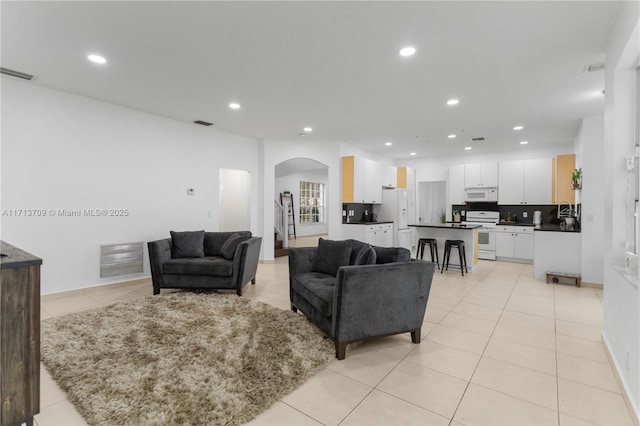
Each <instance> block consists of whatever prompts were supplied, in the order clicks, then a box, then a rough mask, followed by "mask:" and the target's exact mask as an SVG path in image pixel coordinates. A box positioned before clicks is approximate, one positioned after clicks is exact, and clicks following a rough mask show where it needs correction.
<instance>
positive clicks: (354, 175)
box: [342, 155, 382, 204]
mask: <svg viewBox="0 0 640 426" xmlns="http://www.w3.org/2000/svg"><path fill="white" fill-rule="evenodd" d="M381 172H382V165H381V164H380V163H378V162H377V161H373V160H369V159H366V158H362V157H356V156H353V155H352V156H348V157H342V202H343V203H368V204H372V203H376V204H377V203H381V202H382V176H381Z"/></svg>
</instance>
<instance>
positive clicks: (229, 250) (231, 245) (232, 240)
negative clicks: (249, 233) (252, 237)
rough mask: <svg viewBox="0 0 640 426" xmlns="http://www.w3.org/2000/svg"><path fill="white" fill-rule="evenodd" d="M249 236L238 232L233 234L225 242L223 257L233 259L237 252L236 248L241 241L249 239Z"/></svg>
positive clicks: (222, 250)
mask: <svg viewBox="0 0 640 426" xmlns="http://www.w3.org/2000/svg"><path fill="white" fill-rule="evenodd" d="M248 239H249V237H244V236H242V235H240V234H238V233H235V234H232V235H231V236H230V237H229V238H227V241H225V242H224V244H223V245H222V248H221V249H220V251H221V252H222V257H224V258H225V259H229V260H231V259H233V256H234V255H235V254H236V249H237V248H238V246H239V245H240V243H241V242H243V241H247V240H248Z"/></svg>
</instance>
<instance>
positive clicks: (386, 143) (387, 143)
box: [384, 142, 393, 146]
mask: <svg viewBox="0 0 640 426" xmlns="http://www.w3.org/2000/svg"><path fill="white" fill-rule="evenodd" d="M384 144H385V146H391V145H393V143H391V142H385V143H384Z"/></svg>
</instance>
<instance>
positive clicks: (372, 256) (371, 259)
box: [353, 244, 377, 265]
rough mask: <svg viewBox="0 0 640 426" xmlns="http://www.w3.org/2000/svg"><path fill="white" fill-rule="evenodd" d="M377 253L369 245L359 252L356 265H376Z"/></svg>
mask: <svg viewBox="0 0 640 426" xmlns="http://www.w3.org/2000/svg"><path fill="white" fill-rule="evenodd" d="M376 258H377V256H376V251H375V250H374V249H373V247H371V246H370V245H369V244H367V245H365V246H364V247H362V248H361V249H360V251H358V254H357V255H356V258H355V260H354V261H353V264H354V265H375V264H376Z"/></svg>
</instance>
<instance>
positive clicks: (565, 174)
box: [551, 154, 576, 204]
mask: <svg viewBox="0 0 640 426" xmlns="http://www.w3.org/2000/svg"><path fill="white" fill-rule="evenodd" d="M552 167H553V199H552V201H551V203H552V204H558V203H560V202H561V201H568V202H570V203H571V204H575V202H576V193H575V190H573V189H571V180H572V179H571V177H572V175H573V171H574V170H575V168H576V155H575V154H565V155H558V156H557V157H556V158H554V159H553V166H552Z"/></svg>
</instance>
